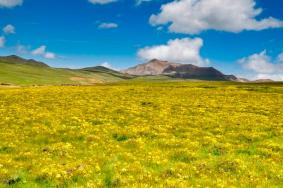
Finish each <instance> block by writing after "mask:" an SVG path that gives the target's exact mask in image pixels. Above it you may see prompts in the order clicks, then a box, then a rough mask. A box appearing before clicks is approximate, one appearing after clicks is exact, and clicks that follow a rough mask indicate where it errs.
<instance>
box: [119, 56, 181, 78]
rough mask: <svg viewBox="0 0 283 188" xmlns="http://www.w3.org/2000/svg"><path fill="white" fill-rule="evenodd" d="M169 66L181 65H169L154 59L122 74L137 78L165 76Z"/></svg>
mask: <svg viewBox="0 0 283 188" xmlns="http://www.w3.org/2000/svg"><path fill="white" fill-rule="evenodd" d="M169 65H180V64H176V63H175V64H174V63H169V62H168V61H160V60H157V59H153V60H151V61H149V62H148V63H144V64H140V65H137V66H135V67H132V68H128V69H126V70H124V71H122V72H123V73H127V74H130V75H136V76H145V75H160V74H163V71H164V70H165V69H166V68H167V67H168V66H169Z"/></svg>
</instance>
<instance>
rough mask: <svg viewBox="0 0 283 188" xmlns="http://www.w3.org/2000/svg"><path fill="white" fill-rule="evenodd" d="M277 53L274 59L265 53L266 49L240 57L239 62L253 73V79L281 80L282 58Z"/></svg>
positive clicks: (282, 73) (282, 77) (282, 70)
mask: <svg viewBox="0 0 283 188" xmlns="http://www.w3.org/2000/svg"><path fill="white" fill-rule="evenodd" d="M281 58H282V54H279V55H278V57H277V58H276V60H274V61H273V60H272V58H271V57H270V56H268V55H267V53H266V50H264V51H262V52H261V53H257V54H253V55H251V56H248V57H245V58H242V59H240V60H239V61H238V63H239V64H241V65H242V67H243V68H244V69H246V70H249V71H251V72H252V73H253V74H254V77H255V79H273V80H278V81H283V59H281Z"/></svg>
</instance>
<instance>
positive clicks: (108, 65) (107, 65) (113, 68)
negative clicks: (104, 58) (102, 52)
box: [100, 62, 120, 71]
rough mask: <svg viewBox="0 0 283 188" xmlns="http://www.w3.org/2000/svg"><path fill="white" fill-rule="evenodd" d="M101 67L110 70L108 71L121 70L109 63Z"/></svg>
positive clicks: (104, 63) (102, 64)
mask: <svg viewBox="0 0 283 188" xmlns="http://www.w3.org/2000/svg"><path fill="white" fill-rule="evenodd" d="M100 66H102V67H105V68H108V69H112V70H116V71H119V70H120V69H118V68H115V67H113V66H112V65H111V64H110V63H108V62H103V63H101V64H100Z"/></svg>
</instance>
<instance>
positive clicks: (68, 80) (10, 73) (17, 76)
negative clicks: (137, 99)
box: [0, 55, 126, 85]
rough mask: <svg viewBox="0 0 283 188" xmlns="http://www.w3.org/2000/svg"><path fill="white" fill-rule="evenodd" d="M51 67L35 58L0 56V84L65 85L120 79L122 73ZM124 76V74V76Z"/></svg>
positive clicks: (106, 70)
mask: <svg viewBox="0 0 283 188" xmlns="http://www.w3.org/2000/svg"><path fill="white" fill-rule="evenodd" d="M93 70H94V69H92V70H88V69H77V70H75V69H65V68H52V67H49V66H48V65H46V64H44V63H42V62H38V61H35V60H26V59H23V58H20V57H18V56H14V55H13V56H6V57H0V84H5V85H6V84H11V85H67V84H74V85H77V84H95V83H105V82H115V81H120V80H123V79H125V78H123V77H122V73H119V74H117V73H114V72H111V70H110V69H109V70H108V69H101V68H100V69H99V71H93ZM125 77H126V76H125Z"/></svg>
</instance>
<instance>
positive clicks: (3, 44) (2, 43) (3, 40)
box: [0, 36, 6, 48]
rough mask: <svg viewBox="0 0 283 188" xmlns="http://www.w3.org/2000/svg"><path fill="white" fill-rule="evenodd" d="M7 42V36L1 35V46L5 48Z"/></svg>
mask: <svg viewBox="0 0 283 188" xmlns="http://www.w3.org/2000/svg"><path fill="white" fill-rule="evenodd" d="M5 42H6V39H5V37H3V36H2V37H0V48H3V47H4V46H5Z"/></svg>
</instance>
